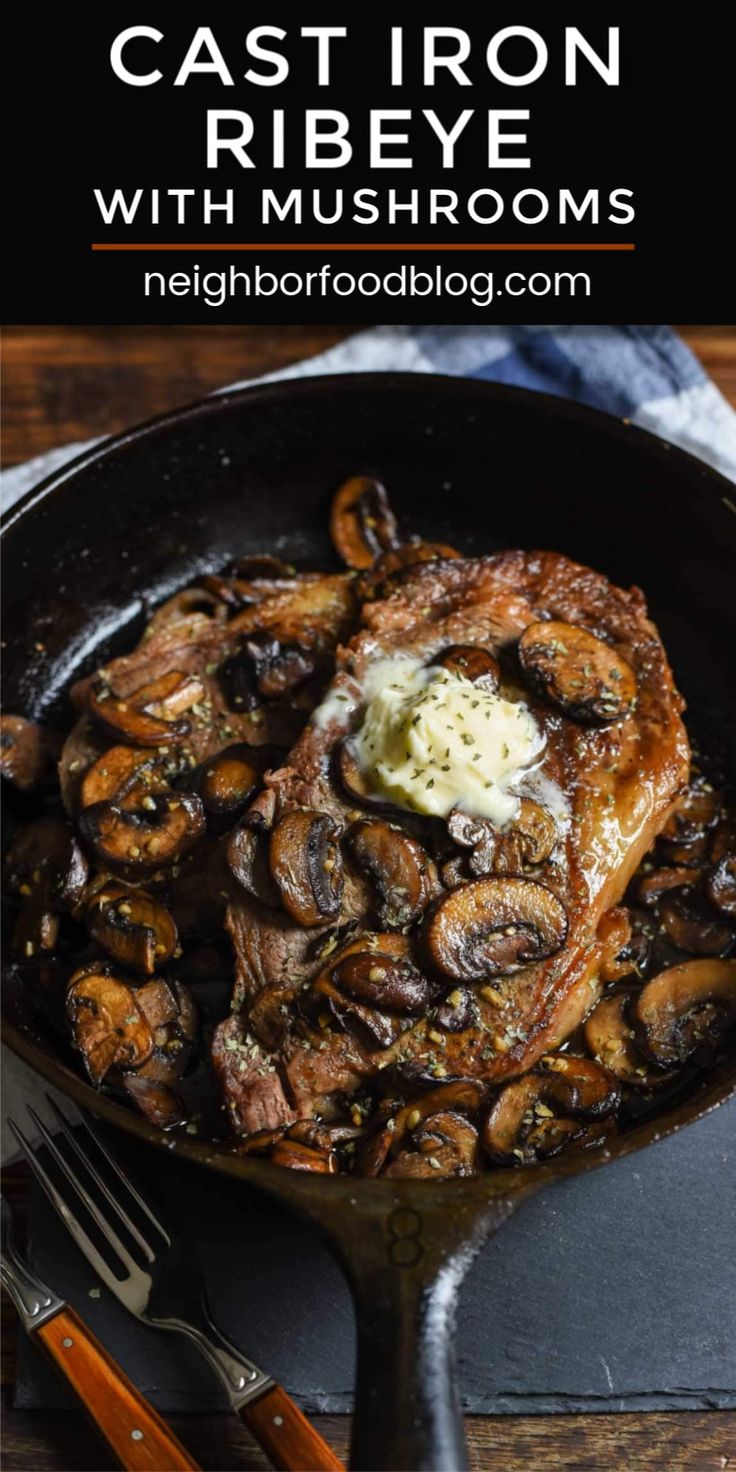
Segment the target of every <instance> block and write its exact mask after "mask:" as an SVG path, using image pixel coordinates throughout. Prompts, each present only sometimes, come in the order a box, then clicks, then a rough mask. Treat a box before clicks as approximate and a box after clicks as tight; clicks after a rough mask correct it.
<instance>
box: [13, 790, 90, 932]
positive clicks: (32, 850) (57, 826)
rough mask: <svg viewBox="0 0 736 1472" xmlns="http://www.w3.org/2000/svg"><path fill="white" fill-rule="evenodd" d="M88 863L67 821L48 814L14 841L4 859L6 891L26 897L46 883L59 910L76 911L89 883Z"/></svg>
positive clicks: (30, 825) (29, 826) (34, 822)
mask: <svg viewBox="0 0 736 1472" xmlns="http://www.w3.org/2000/svg"><path fill="white" fill-rule="evenodd" d="M87 873H88V866H87V860H86V859H85V857H84V854H83V853H82V851H81V849H80V847H79V844H78V843H77V841H76V839H75V837H74V834H73V832H72V830H71V828H70V826H69V824H68V823H67V822H66V821H65V819H64V818H60V817H58V816H57V815H56V814H53V813H48V814H46V815H45V816H44V817H42V818H36V819H35V820H34V821H33V822H32V823H28V824H27V826H26V827H25V828H22V829H21V830H20V832H19V833H18V834H17V835H16V837H15V838H14V839H13V841H12V843H11V845H10V847H9V849H8V852H7V854H6V856H5V862H4V866H3V874H4V880H5V884H6V885H7V888H8V889H9V890H11V891H13V892H14V893H17V894H20V895H22V896H24V897H25V898H27V897H28V896H29V895H30V893H31V890H32V889H33V887H34V886H35V885H37V884H41V883H45V884H46V886H47V889H48V894H49V899H50V900H51V901H52V902H53V904H54V906H55V908H56V909H60V910H73V909H74V908H75V906H76V905H77V904H78V903H79V900H80V899H81V897H82V893H83V891H84V886H85V884H86V882H87Z"/></svg>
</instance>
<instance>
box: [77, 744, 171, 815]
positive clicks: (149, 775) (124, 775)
mask: <svg viewBox="0 0 736 1472" xmlns="http://www.w3.org/2000/svg"><path fill="white" fill-rule="evenodd" d="M168 787H169V780H168V774H167V771H166V761H165V760H164V759H163V757H162V756H161V755H160V753H159V754H158V755H156V756H154V755H153V753H152V752H151V751H150V750H147V749H146V748H145V747H135V746H111V747H110V749H109V751H106V752H103V755H102V756H100V757H98V758H97V761H96V762H93V763H92V766H91V767H88V769H87V771H86V772H85V774H84V777H83V778H82V782H81V785H80V788H79V805H80V807H81V808H89V807H91V806H92V804H93V803H96V802H112V801H114V800H117V802H119V803H120V804H121V806H124V807H135V806H137V805H138V804H139V803H140V802H141V801H142V799H143V798H144V797H147V796H151V795H153V794H154V793H156V792H165V791H167V790H168Z"/></svg>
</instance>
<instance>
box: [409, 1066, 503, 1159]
mask: <svg viewBox="0 0 736 1472" xmlns="http://www.w3.org/2000/svg"><path fill="white" fill-rule="evenodd" d="M485 1098H486V1088H485V1085H484V1084H482V1083H481V1082H480V1080H479V1079H475V1078H466V1079H448V1080H447V1081H446V1082H445V1083H441V1084H438V1082H437V1079H435V1080H434V1087H433V1088H431V1089H430V1090H429V1092H428V1093H426V1094H422V1095H421V1096H420V1097H419V1098H418V1099H412V1100H411V1101H410V1103H408V1104H405V1105H404V1106H403V1108H401V1109H400V1110H399V1112H398V1114H397V1115H396V1118H395V1121H394V1129H393V1141H392V1146H391V1149H392V1152H393V1153H394V1154H395V1153H396V1152H397V1151H398V1149H399V1147H400V1146H401V1145H402V1144H403V1142H404V1139H405V1137H406V1135H407V1134H408V1133H410V1132H411V1131H412V1130H415V1129H416V1127H417V1125H418V1124H420V1123H421V1121H422V1120H423V1119H427V1118H428V1117H429V1116H430V1115H432V1114H438V1113H444V1112H445V1111H446V1110H452V1111H453V1112H454V1113H456V1114H462V1115H465V1114H477V1112H478V1110H479V1109H480V1107H481V1105H482V1104H483V1102H484V1100H485Z"/></svg>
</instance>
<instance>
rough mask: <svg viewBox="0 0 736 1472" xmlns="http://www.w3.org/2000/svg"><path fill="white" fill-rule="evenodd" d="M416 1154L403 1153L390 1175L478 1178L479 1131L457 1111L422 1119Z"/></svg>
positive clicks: (416, 1135) (415, 1142)
mask: <svg viewBox="0 0 736 1472" xmlns="http://www.w3.org/2000/svg"><path fill="white" fill-rule="evenodd" d="M412 1143H413V1145H414V1147H415V1148H414V1150H413V1151H409V1150H403V1151H401V1152H400V1154H399V1155H398V1156H397V1158H396V1160H394V1161H393V1162H392V1164H391V1165H390V1166H389V1167H388V1170H387V1171H386V1175H387V1176H389V1177H391V1178H396V1177H399V1178H400V1177H402V1176H403V1177H407V1176H408V1177H411V1176H414V1177H417V1176H418V1177H424V1178H425V1179H430V1180H431V1179H432V1178H433V1177H435V1178H436V1179H447V1178H449V1177H451V1176H471V1175H476V1174H477V1171H478V1164H479V1159H478V1157H479V1150H478V1131H477V1129H476V1128H475V1126H474V1125H472V1124H471V1123H470V1121H469V1120H468V1119H465V1118H464V1116H463V1115H462V1114H458V1113H457V1112H456V1111H455V1110H452V1109H445V1110H442V1111H440V1112H438V1113H436V1114H431V1115H429V1116H428V1117H426V1118H422V1119H421V1120H420V1121H419V1123H418V1125H417V1126H416V1128H415V1130H414V1133H413V1138H412Z"/></svg>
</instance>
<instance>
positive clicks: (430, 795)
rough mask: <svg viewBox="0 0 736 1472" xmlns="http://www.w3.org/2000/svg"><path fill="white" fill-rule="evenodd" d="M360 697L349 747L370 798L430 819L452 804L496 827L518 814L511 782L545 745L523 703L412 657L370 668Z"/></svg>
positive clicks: (443, 813)
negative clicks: (382, 797)
mask: <svg viewBox="0 0 736 1472" xmlns="http://www.w3.org/2000/svg"><path fill="white" fill-rule="evenodd" d="M364 696H365V701H366V704H365V709H364V712H363V717H362V720H361V723H360V726H359V728H358V730H357V731H356V732H355V734H354V736H353V737H352V738H351V746H352V750H353V752H354V755H355V757H356V760H357V762H358V764H359V766H360V767H361V769H362V771H363V772H364V774H365V776H366V777H367V779H368V782H369V784H370V786H371V787H372V788H373V789H374V791H375V792H376V793H377V794H379V795H382V794H385V795H386V796H387V797H389V798H390V799H391V801H392V802H394V803H397V804H398V805H399V806H401V807H405V808H409V809H412V810H413V811H414V812H418V813H425V814H427V815H429V816H432V817H438V818H445V817H447V815H448V814H449V813H450V812H451V811H452V809H453V808H455V807H460V808H463V809H464V810H465V811H467V812H470V813H475V814H476V815H477V816H478V817H483V818H490V820H491V822H492V823H493V824H494V825H495V826H496V827H499V828H503V827H504V826H505V825H506V824H507V823H509V822H511V821H512V820H513V819H514V818H515V817H516V816H517V814H518V811H519V795H518V793H517V792H515V791H514V784H515V782H518V780H519V779H520V778H521V777H522V775H523V773H524V772H525V770H526V769H527V768H528V767H529V766H530V765H531V763H533V762H534V761H535V760H536V758H537V757H538V756H539V755H540V753H541V751H542V750H543V747H544V737H543V735H542V732H541V731H540V729H539V727H538V725H537V723H536V721H535V720H534V717H533V716H532V714H531V712H530V711H529V709H528V708H527V706H526V705H524V704H523V703H521V702H516V701H510V700H504V698H503V697H502V696H500V695H494V694H491V692H490V691H488V690H483V689H482V688H481V687H479V686H477V685H473V684H471V682H470V681H469V680H465V679H463V678H462V677H460V676H457V675H454V674H451V673H450V672H449V671H448V670H445V669H443V668H442V667H441V666H434V667H433V666H427V665H424V664H422V663H421V662H420V661H419V660H416V659H410V658H405V659H381V660H376V661H374V662H373V663H372V664H371V665H369V667H368V670H367V673H366V678H365V683H364Z"/></svg>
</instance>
